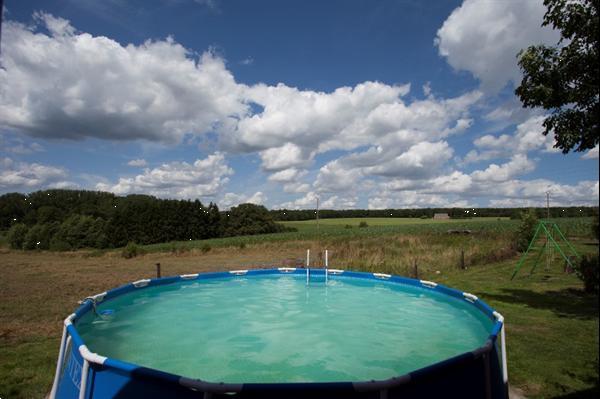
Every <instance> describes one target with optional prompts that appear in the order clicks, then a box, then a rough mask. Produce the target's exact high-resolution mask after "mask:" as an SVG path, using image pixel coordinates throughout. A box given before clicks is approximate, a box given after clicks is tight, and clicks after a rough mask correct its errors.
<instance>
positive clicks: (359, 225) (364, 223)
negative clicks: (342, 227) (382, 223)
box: [358, 221, 369, 229]
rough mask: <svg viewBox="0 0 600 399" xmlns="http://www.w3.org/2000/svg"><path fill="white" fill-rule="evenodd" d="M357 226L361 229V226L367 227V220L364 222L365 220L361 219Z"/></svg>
mask: <svg viewBox="0 0 600 399" xmlns="http://www.w3.org/2000/svg"><path fill="white" fill-rule="evenodd" d="M358 227H359V228H361V229H362V228H365V227H369V224H368V223H367V222H365V221H362V222H360V223H359V224H358Z"/></svg>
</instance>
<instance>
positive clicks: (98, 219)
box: [0, 190, 281, 251]
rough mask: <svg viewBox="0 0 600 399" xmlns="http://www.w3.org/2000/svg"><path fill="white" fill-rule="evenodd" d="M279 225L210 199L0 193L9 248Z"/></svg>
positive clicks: (250, 209)
mask: <svg viewBox="0 0 600 399" xmlns="http://www.w3.org/2000/svg"><path fill="white" fill-rule="evenodd" d="M224 215H229V216H228V217H225V216H224ZM280 229H281V226H280V225H279V224H277V223H275V222H274V221H273V218H272V216H271V215H270V214H269V212H268V211H267V210H266V208H264V207H262V206H257V205H252V204H244V205H240V206H238V207H236V208H233V209H232V210H230V211H228V212H226V213H222V212H220V211H219V208H218V207H217V205H215V204H213V203H210V204H208V206H206V205H204V204H202V203H201V202H200V201H198V200H196V201H178V200H166V199H159V198H155V197H152V196H148V195H129V196H126V197H119V196H116V195H114V194H111V193H105V192H95V191H80V190H46V191H37V192H34V193H31V194H29V195H24V194H17V193H11V194H5V195H2V196H0V230H8V234H7V238H8V242H9V244H10V246H11V247H12V248H18V249H29V250H31V249H51V250H58V251H66V250H76V249H80V248H115V247H123V246H125V245H127V243H130V242H134V243H136V244H137V245H144V244H154V243H160V242H169V241H184V240H185V241H188V240H201V239H207V238H216V237H222V236H223V235H244V234H261V233H273V232H277V231H280Z"/></svg>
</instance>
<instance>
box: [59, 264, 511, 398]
mask: <svg viewBox="0 0 600 399" xmlns="http://www.w3.org/2000/svg"><path fill="white" fill-rule="evenodd" d="M310 273H311V275H312V276H318V277H319V278H320V277H322V276H324V275H325V270H324V269H310ZM269 274H277V275H281V274H295V275H305V274H306V269H304V268H296V269H295V270H294V271H292V272H290V271H286V272H283V271H280V270H278V269H253V270H248V271H247V272H245V273H243V274H241V275H240V274H231V273H229V272H213V273H202V274H198V275H197V276H194V277H192V278H190V277H187V278H183V277H181V276H174V277H164V278H158V279H151V280H140V281H142V284H140V286H139V287H136V285H134V284H132V283H129V284H126V285H123V286H121V287H118V288H115V289H112V290H110V291H108V292H106V295H104V297H103V298H101V300H100V301H99V302H104V301H106V300H109V299H111V298H114V297H117V296H120V295H122V294H125V293H127V292H130V291H134V290H138V289H144V288H146V287H152V286H159V285H165V284H171V283H175V282H182V281H193V280H206V279H213V278H243V277H244V276H259V275H269ZM337 277H350V278H361V279H371V280H379V281H389V282H391V283H396V284H404V285H409V286H414V287H418V288H422V289H424V290H428V289H431V290H435V291H438V292H440V293H442V294H445V295H448V296H451V297H453V298H456V299H460V300H465V301H467V302H469V303H470V304H471V305H472V306H474V307H475V308H477V309H478V310H479V311H481V312H482V313H484V314H486V315H487V316H488V317H490V319H493V320H494V319H495V316H494V310H493V309H492V308H490V307H489V306H488V305H487V304H486V303H485V302H483V301H481V300H479V299H475V300H467V299H466V298H465V295H464V293H463V292H462V291H458V290H455V289H453V288H449V287H445V286H443V285H439V284H438V285H435V286H428V285H424V284H423V283H422V282H420V281H419V280H413V279H409V278H405V277H400V276H393V275H385V274H378V275H377V274H376V275H374V274H373V273H364V272H353V271H344V272H343V273H341V274H330V275H329V278H334V279H335V278H337ZM468 296H469V295H467V297H468ZM91 310H92V304H91V302H90V301H85V302H84V303H83V304H82V305H81V306H80V307H79V308H78V309H77V310H76V311H75V317H74V319H73V322H75V321H76V320H77V319H79V318H80V317H81V316H82V315H83V314H85V313H86V312H89V311H91ZM502 327H503V323H502V322H501V321H499V320H497V321H496V323H495V324H494V327H493V329H492V331H491V332H490V336H489V341H488V342H489V344H488V345H487V346H486V347H485V348H483V349H482V348H479V349H477V350H475V351H473V352H468V353H465V354H463V355H459V356H456V357H454V358H451V359H447V360H445V361H442V362H439V363H436V364H434V365H431V366H429V367H425V368H423V369H420V370H417V371H414V372H412V373H410V374H408V375H405V376H399V377H394V378H392V379H390V380H386V381H368V382H367V381H365V382H355V383H352V382H339V383H338V382H336V383H289V384H288V383H284V384H244V385H242V384H228V386H229V385H231V386H233V385H236V386H238V387H239V390H238V389H236V391H238V393H237V394H236V395H235V397H237V398H271V397H272V398H276V397H277V398H279V397H283V396H285V397H286V398H300V397H308V396H310V397H315V398H320V397H323V398H338V397H339V398H380V397H383V396H381V395H385V397H387V398H400V397H401V398H420V397H429V396H448V393H449V392H453V393H457V394H459V393H460V396H461V397H463V398H479V397H490V398H492V399H506V398H507V392H508V388H507V385H506V384H504V382H503V380H502V370H501V366H500V365H501V362H500V358H499V356H498V347H497V346H498V345H497V341H498V340H497V338H498V335H499V333H500V331H501V328H502ZM67 333H68V334H69V336H70V337H71V345H70V350H69V353H68V354H67V355H66V358H65V361H64V367H63V369H62V375H61V376H60V378H59V384H58V387H57V397H58V398H77V397H79V386H80V384H81V370H82V366H83V362H84V359H83V358H82V356H81V354H80V353H79V350H77V348H79V346H81V345H83V341H82V339H81V337H80V336H79V334H78V333H77V330H76V329H75V327H74V325H68V326H67ZM482 373H483V374H482ZM486 373H487V374H486ZM190 381H195V382H194V383H192V384H190ZM482 384H484V385H485V384H487V385H485V386H484V385H482ZM219 387H220V388H221V390H219ZM482 387H483V389H484V390H483V391H482ZM490 387H491V388H490ZM203 389H207V392H209V391H210V392H213V394H212V395H211V398H215V399H216V398H231V396H230V395H227V394H224V393H223V385H222V384H219V383H205V382H198V380H191V379H187V378H184V377H181V376H177V375H173V374H169V373H165V372H162V371H159V370H154V369H150V368H146V367H139V366H136V365H133V364H130V363H126V362H122V361H119V360H116V359H110V358H108V359H106V361H105V362H104V364H94V363H91V364H90V372H89V375H88V379H87V390H86V391H87V392H86V395H85V397H93V398H96V399H98V398H100V399H101V398H166V397H180V398H184V399H187V398H199V397H203V393H202V392H200V391H199V390H203ZM486 389H487V391H486ZM482 392H483V394H482ZM486 393H487V394H486ZM282 395H283V396H282ZM482 395H483V396H482Z"/></svg>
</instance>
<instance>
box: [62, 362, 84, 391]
mask: <svg viewBox="0 0 600 399" xmlns="http://www.w3.org/2000/svg"><path fill="white" fill-rule="evenodd" d="M65 371H66V373H67V374H69V377H70V378H71V382H72V383H73V385H75V386H76V387H77V389H79V385H80V384H81V364H79V362H78V361H77V359H75V356H74V355H73V353H71V357H69V363H68V364H67V368H66V370H65Z"/></svg>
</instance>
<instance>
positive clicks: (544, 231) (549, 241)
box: [510, 220, 580, 280]
mask: <svg viewBox="0 0 600 399" xmlns="http://www.w3.org/2000/svg"><path fill="white" fill-rule="evenodd" d="M553 233H555V235H553ZM554 236H556V237H557V239H558V241H559V242H560V243H562V244H566V247H567V248H568V249H569V251H570V256H567V255H566V253H565V252H566V251H563V248H562V247H561V246H560V244H559V242H557V240H556V239H555V238H554ZM541 237H545V238H546V241H545V243H544V246H543V248H542V249H541V250H540V251H539V252H538V254H537V256H536V258H535V261H534V263H533V267H532V268H531V271H530V272H529V274H530V275H531V274H533V272H534V271H535V269H536V267H537V265H538V262H539V260H540V258H541V256H542V254H543V253H546V254H547V255H548V260H549V259H550V257H551V254H550V251H551V250H552V248H555V249H556V250H557V252H558V253H559V254H560V256H561V257H562V258H563V259H564V260H565V262H566V264H567V265H568V266H569V267H570V268H571V270H573V269H574V267H575V265H574V264H573V257H575V258H579V257H580V256H579V254H578V253H577V251H576V250H575V248H573V246H572V245H571V243H570V242H569V241H568V240H567V239H566V237H565V235H564V234H563V233H562V231H560V229H559V228H558V225H557V224H556V223H555V222H552V221H550V220H540V221H539V222H538V225H537V227H536V229H535V234H534V235H533V238H532V239H531V242H530V243H529V246H528V247H527V251H525V253H524V254H523V256H521V259H519V263H517V267H515V270H514V272H513V274H512V276H511V278H510V279H511V280H512V279H514V278H515V276H516V275H517V273H519V270H520V269H521V267H522V266H523V264H524V263H525V259H527V255H528V254H529V252H530V251H532V250H533V249H534V248H535V244H536V242H537V241H538V238H541ZM548 263H549V262H548Z"/></svg>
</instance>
